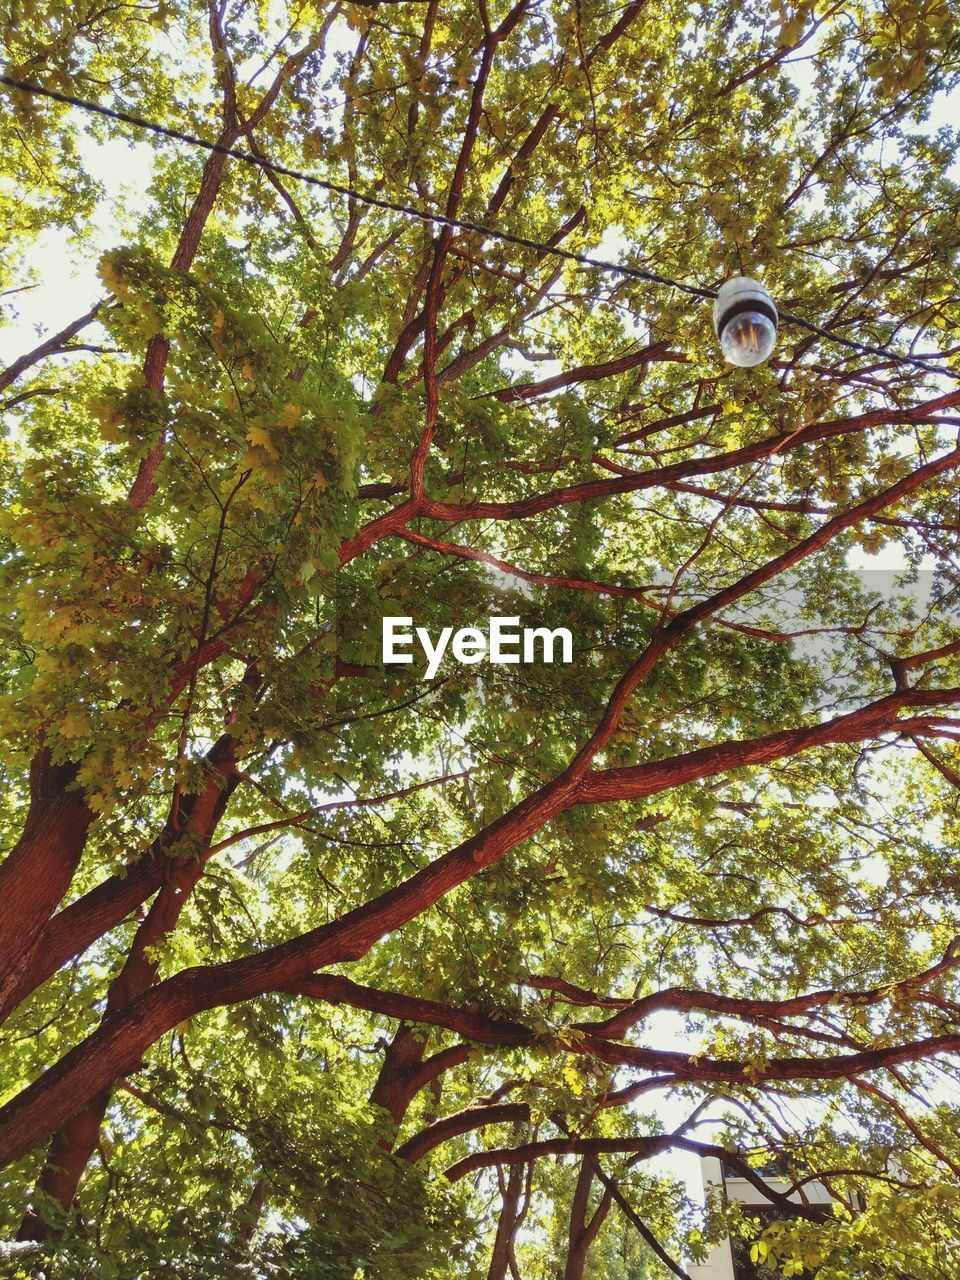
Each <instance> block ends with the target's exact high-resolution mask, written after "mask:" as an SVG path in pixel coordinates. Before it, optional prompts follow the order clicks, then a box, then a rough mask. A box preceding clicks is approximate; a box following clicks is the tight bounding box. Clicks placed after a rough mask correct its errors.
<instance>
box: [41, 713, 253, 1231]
mask: <svg viewBox="0 0 960 1280" xmlns="http://www.w3.org/2000/svg"><path fill="white" fill-rule="evenodd" d="M235 750H236V742H235V740H234V739H233V738H232V737H230V736H229V735H225V736H224V737H222V738H221V739H220V740H219V741H218V742H217V743H216V744H215V746H214V747H213V749H212V750H211V752H210V753H209V755H208V757H207V762H208V765H209V767H210V777H209V780H208V783H207V786H206V787H205V789H204V790H203V791H202V792H200V793H198V794H196V795H193V796H190V797H187V799H186V800H185V801H182V802H181V803H180V805H179V814H178V815H177V816H176V820H175V821H174V823H173V828H174V829H171V828H170V827H169V826H168V828H167V831H166V832H165V838H166V842H167V843H171V842H172V841H174V840H176V839H178V838H182V839H184V840H185V841H189V842H190V843H191V844H192V845H193V846H195V847H196V849H197V852H196V855H195V856H192V857H180V858H176V859H170V858H167V859H166V861H165V866H164V868H163V871H162V873H161V874H162V885H161V888H160V892H159V893H158V894H157V897H156V898H155V900H154V902H153V904H152V906H151V907H150V910H149V911H148V912H147V915H146V917H145V919H144V920H143V921H142V922H141V924H140V926H139V928H138V929H137V932H136V935H135V937H134V940H133V944H132V946H131V948H130V950H129V952H128V954H127V958H126V961H125V963H124V965H123V968H122V970H121V971H120V973H119V975H118V976H117V977H116V978H115V979H114V980H113V982H112V983H111V984H110V989H109V991H108V994H107V1008H106V1014H105V1018H107V1019H109V1018H110V1017H111V1016H113V1015H115V1014H117V1013H120V1012H122V1011H123V1010H125V1009H127V1008H128V1007H129V1006H130V1005H131V1004H132V1003H133V1001H135V1000H136V999H137V997H138V996H140V995H142V994H143V992H144V991H146V990H147V989H148V988H149V987H150V986H151V985H152V984H153V982H154V980H155V979H156V975H157V967H158V964H159V960H158V958H157V954H156V948H157V947H158V946H159V944H160V943H162V941H163V939H164V938H165V937H166V936H167V935H168V934H169V933H171V932H172V931H173V929H174V928H175V927H176V924H177V921H178V920H179V918H180V913H181V912H182V911H183V908H184V906H185V905H186V903H187V900H188V899H189V897H190V894H191V893H192V892H193V889H194V887H195V886H196V884H197V882H198V881H199V879H200V877H201V876H202V875H203V868H204V864H205V862H206V858H205V857H204V856H203V850H204V849H208V848H209V847H210V843H211V841H212V839H213V834H214V832H215V830H216V827H217V823H218V822H219V821H220V818H221V816H222V815H223V812H224V810H225V808H226V805H227V801H228V799H229V796H230V794H231V792H232V791H233V789H234V787H235V785H236V782H237V776H236V773H235ZM157 855H158V856H159V857H161V858H162V857H163V847H162V846H161V847H160V848H159V849H158V850H157ZM151 953H152V954H151ZM111 1083H113V1082H111ZM110 1096H111V1089H110V1088H109V1087H108V1088H105V1089H103V1090H101V1091H100V1092H99V1093H97V1094H96V1095H95V1096H94V1097H93V1098H91V1099H90V1101H89V1102H88V1103H87V1104H86V1105H85V1106H84V1107H83V1108H82V1109H81V1110H79V1111H78V1112H76V1113H75V1114H74V1115H72V1116H71V1117H70V1118H69V1120H68V1121H67V1123H66V1124H65V1125H64V1126H63V1127H62V1128H61V1129H59V1130H58V1131H57V1132H56V1133H55V1134H54V1136H53V1140H52V1142H51V1145H50V1150H49V1152H48V1155H47V1162H46V1165H45V1167H44V1169H43V1171H42V1173H41V1175H40V1179H39V1182H38V1190H39V1191H40V1192H42V1193H43V1194H44V1195H45V1196H48V1197H51V1198H53V1199H54V1200H56V1201H57V1202H58V1203H59V1204H60V1205H61V1206H63V1207H64V1208H68V1207H69V1206H70V1205H71V1204H72V1203H73V1200H74V1197H75V1196H76V1193H77V1187H78V1185H79V1183H80V1179H81V1177H82V1175H83V1171H84V1169H85V1168H86V1166H87V1163H88V1162H89V1160H90V1157H91V1155H92V1154H93V1152H94V1151H95V1149H96V1146H97V1142H98V1141H99V1136H100V1126H101V1124H102V1123H103V1117H104V1115H105V1113H106V1109H107V1106H108V1105H109V1102H110ZM46 1232H47V1229H46V1226H45V1224H44V1223H43V1221H42V1220H41V1219H40V1218H39V1217H38V1215H37V1214H36V1212H34V1211H30V1212H28V1213H27V1215H26V1216H25V1218H24V1220H23V1223H22V1224H21V1228H20V1238H21V1239H39V1238H41V1237H43V1236H44V1235H45V1234H46Z"/></svg>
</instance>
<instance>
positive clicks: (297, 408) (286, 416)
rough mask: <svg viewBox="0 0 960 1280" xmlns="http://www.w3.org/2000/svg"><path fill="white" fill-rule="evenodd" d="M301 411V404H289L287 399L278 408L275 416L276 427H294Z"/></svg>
mask: <svg viewBox="0 0 960 1280" xmlns="http://www.w3.org/2000/svg"><path fill="white" fill-rule="evenodd" d="M302 413H303V405H302V404H290V403H289V401H288V402H287V403H286V404H285V405H284V406H283V408H282V409H281V410H280V414H279V416H278V417H277V426H278V427H295V426H296V425H297V423H298V422H299V421H300V415H301V414H302Z"/></svg>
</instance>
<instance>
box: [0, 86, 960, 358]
mask: <svg viewBox="0 0 960 1280" xmlns="http://www.w3.org/2000/svg"><path fill="white" fill-rule="evenodd" d="M0 84H2V85H4V86H5V87H6V88H8V89H14V90H17V91H19V92H21V93H26V94H30V95H33V96H35V97H42V98H49V99H51V100H53V101H54V102H60V103H63V104H64V105H65V106H69V107H76V108H78V109H79V110H81V111H86V112H89V113H90V114H93V115H98V116H103V117H105V118H106V119H108V120H115V121H117V122H118V123H122V124H129V125H133V126H134V128H137V129H143V130H145V131H147V132H149V133H153V134H156V135H158V136H160V137H164V138H169V139H171V140H172V141H174V142H183V143H186V144H188V145H189V146H194V147H202V148H203V149H204V150H206V151H210V152H215V153H216V154H217V155H223V156H229V157H230V158H231V159H233V160H239V161H241V163H243V164H247V165H252V166H253V167H254V168H258V169H262V170H264V171H269V172H271V173H273V174H276V175H277V176H280V177H285V178H292V179H293V180H294V181H297V182H304V183H307V184H308V185H310V186H313V187H319V188H320V189H321V190H323V191H327V192H330V193H331V194H333V195H339V196H345V197H347V198H348V199H351V200H356V201H358V202H359V203H360V204H365V205H368V206H370V207H372V208H376V209H383V210H385V211H387V212H389V213H399V214H403V215H404V216H406V217H409V218H414V219H417V220H418V221H420V222H423V223H429V224H432V225H435V226H446V227H452V228H454V229H455V230H458V231H466V232H470V233H471V234H474V235H478V236H481V237H483V238H485V239H493V240H499V241H501V242H502V243H504V244H511V245H516V246H517V247H518V248H522V249H532V250H534V251H535V252H536V253H538V254H549V255H551V256H553V257H555V258H562V259H564V260H565V261H567V262H575V263H577V264H579V265H580V266H583V267H592V268H594V269H596V270H598V271H602V272H604V273H610V274H616V275H620V276H623V277H626V278H627V279H631V280H640V281H643V282H644V283H646V284H655V285H662V286H664V287H666V288H669V289H674V290H676V291H677V292H680V293H683V294H686V295H687V296H688V297H692V298H699V299H702V300H705V301H710V300H713V299H715V298H716V296H717V290H716V289H710V288H705V287H703V286H701V285H695V284H688V283H686V282H685V281H682V280H675V279H673V278H672V277H670V276H666V275H663V274H661V273H660V272H658V271H650V270H647V269H646V268H644V267H633V266H630V265H628V264H627V263H622V262H608V261H606V260H605V259H603V258H596V257H593V256H592V255H591V254H587V253H578V252H576V251H575V250H573V249H563V248H561V247H560V246H559V245H550V244H544V243H543V242H541V241H539V240H533V239H531V238H530V237H528V236H521V235H517V234H516V233H515V232H512V231H504V230H502V229H501V228H499V227H491V226H488V225H486V224H485V223H481V222H472V221H471V220H470V219H468V218H453V217H449V216H448V215H447V214H444V213H436V212H432V211H431V210H429V209H421V208H418V207H417V206H416V205H409V204H404V203H402V202H401V201H396V200H388V199H386V198H385V197H383V196H377V195H374V194H373V193H372V192H369V191H360V190H358V189H357V188H355V187H351V186H347V185H346V184H344V183H340V182H335V181H333V180H332V179H329V178H318V177H317V176H316V174H312V173H305V172H303V171H302V170H300V169H292V168H290V167H289V166H287V165H283V164H277V163H275V162H274V161H272V160H268V159H267V158H266V157H265V156H258V155H254V154H253V153H252V152H249V151H242V150H240V149H239V148H237V147H228V146H224V145H223V144H222V143H219V142H211V141H209V139H207V138H201V137H199V136H198V135H197V134H193V133H188V132H186V131H185V130H183V129H176V128H173V127H172V126H171V125H165V124H160V123H159V122H158V121H156V120H148V119H147V118H146V117H144V116H139V115H135V114H134V113H133V112H130V111H124V110H121V109H119V108H116V107H106V106H103V105H102V104H101V103H99V102H92V101H90V100H89V99H86V98H79V97H76V96H75V95H73V94H70V93H63V92H62V91H61V90H59V89H51V88H49V87H48V86H46V85H40V84H34V83H33V82H31V81H28V80H21V79H19V78H18V77H16V76H10V75H6V74H0ZM778 311H779V315H780V319H781V321H784V322H786V323H787V324H792V325H795V326H796V327H797V328H800V329H805V330H807V332H809V333H811V334H814V335H815V336H817V337H819V338H823V339H825V340H826V341H828V342H833V343H836V344H837V345H839V346H843V347H846V348H847V349H848V350H851V351H856V352H857V353H858V354H860V355H870V356H876V357H878V358H880V359H883V360H889V361H892V362H894V363H896V364H903V365H910V366H912V367H913V368H916V369H922V370H923V372H924V373H927V374H930V373H935V374H937V375H938V376H942V377H948V378H952V379H954V380H956V381H958V382H960V373H954V372H953V371H952V370H950V369H943V368H937V367H936V366H935V365H933V364H932V363H931V362H932V361H934V360H937V359H939V358H941V357H939V355H937V354H933V355H930V356H914V355H905V354H903V353H902V352H898V351H891V350H890V349H889V348H887V347H881V346H875V345H873V344H872V343H868V342H860V341H858V340H857V339H854V338H847V337H845V336H844V335H843V334H839V333H834V332H832V331H831V330H829V329H825V328H823V327H822V326H820V325H818V324H814V323H813V322H812V321H811V320H806V319H804V317H803V316H798V315H794V314H793V313H792V312H790V311H784V310H782V309H781V308H779V307H778Z"/></svg>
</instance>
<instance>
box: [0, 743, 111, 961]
mask: <svg viewBox="0 0 960 1280" xmlns="http://www.w3.org/2000/svg"><path fill="white" fill-rule="evenodd" d="M77 771H78V766H77V765H76V764H59V765H58V764H54V763H53V761H52V759H51V757H50V751H49V749H48V748H47V747H42V748H41V749H40V750H39V751H38V752H37V754H36V755H35V756H34V758H33V762H32V764H31V766H30V807H29V810H28V813H27V820H26V823H25V824H24V828H23V834H22V835H21V837H20V839H19V840H18V841H17V843H16V844H15V845H14V847H13V849H11V851H10V853H9V855H8V856H7V858H6V860H5V861H4V863H3V865H2V866H0V976H2V975H4V974H8V973H10V972H13V971H15V970H16V969H17V968H18V967H20V965H21V964H22V962H23V959H24V956H25V954H26V953H27V952H28V951H29V949H30V947H31V944H32V943H33V941H34V940H35V939H36V937H37V935H38V934H39V933H40V931H41V930H42V929H43V927H44V925H45V924H46V923H47V921H48V920H49V918H50V916H51V915H52V914H53V912H54V911H55V910H56V908H57V905H58V903H59V902H60V900H61V899H62V898H63V895H64V894H65V893H66V891H67V889H68V888H69V887H70V881H71V880H72V879H73V875H74V872H75V871H76V869H77V866H78V865H79V863H80V859H81V857H82V856H83V850H84V846H85V845H86V842H87V831H88V829H89V827H90V824H91V822H93V819H94V813H93V810H92V809H90V808H88V806H87V804H86V803H85V801H84V799H83V796H82V794H81V793H80V792H79V791H77V790H70V786H71V784H72V783H73V782H74V781H75V779H76V776H77Z"/></svg>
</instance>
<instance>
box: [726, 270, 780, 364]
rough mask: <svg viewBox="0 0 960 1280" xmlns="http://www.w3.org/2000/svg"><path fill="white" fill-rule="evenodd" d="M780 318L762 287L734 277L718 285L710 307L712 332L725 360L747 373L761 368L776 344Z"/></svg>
mask: <svg viewBox="0 0 960 1280" xmlns="http://www.w3.org/2000/svg"><path fill="white" fill-rule="evenodd" d="M779 319H780V317H779V316H778V314H777V308H776V307H775V306H774V305H773V299H772V298H771V297H770V295H769V293H767V291H766V289H764V287H763V285H762V284H760V283H758V281H756V280H751V279H750V277H749V276H734V277H733V279H731V280H728V281H727V282H726V284H724V285H721V287H720V290H719V292H718V293H717V297H716V301H715V302H714V304H713V329H714V332H715V333H716V335H717V337H718V338H719V339H720V350H721V351H722V352H723V358H724V360H726V361H728V362H729V363H730V364H735V365H739V367H740V368H741V369H750V368H752V367H753V366H754V365H757V364H763V362H764V361H765V360H767V359H768V358H769V356H770V353H771V351H773V348H774V345H775V343H776V341H777V324H778V322H779Z"/></svg>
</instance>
